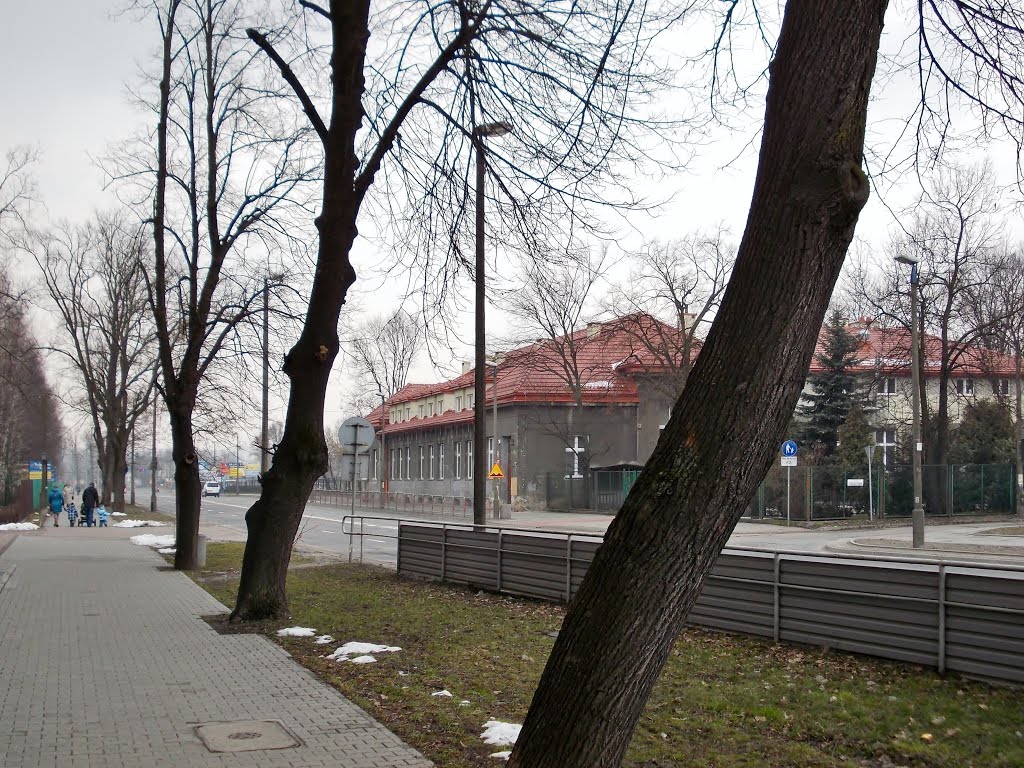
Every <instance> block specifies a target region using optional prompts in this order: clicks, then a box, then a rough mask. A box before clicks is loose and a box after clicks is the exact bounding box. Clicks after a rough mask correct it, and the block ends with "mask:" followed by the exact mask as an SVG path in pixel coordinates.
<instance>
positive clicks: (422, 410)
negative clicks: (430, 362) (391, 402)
mask: <svg viewBox="0 0 1024 768" xmlns="http://www.w3.org/2000/svg"><path fill="white" fill-rule="evenodd" d="M463 404H465V407H463ZM444 410H445V408H444V398H443V397H438V398H436V399H434V400H430V401H429V402H427V403H420V404H419V405H418V406H417V409H416V415H417V416H418V417H419V418H421V419H423V418H428V417H430V416H435V415H436V416H440V415H441V414H442V413H444ZM454 410H456V411H462V410H467V411H471V410H473V395H466V397H465V398H463V397H462V395H456V396H455V409H454ZM411 418H412V406H406V407H404V408H402V407H399V408H392V409H391V422H392V423H393V424H397V423H398V422H400V421H408V420H409V419H411Z"/></svg>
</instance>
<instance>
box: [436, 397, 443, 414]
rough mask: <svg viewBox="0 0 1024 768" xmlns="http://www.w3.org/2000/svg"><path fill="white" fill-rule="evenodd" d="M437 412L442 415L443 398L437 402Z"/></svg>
mask: <svg viewBox="0 0 1024 768" xmlns="http://www.w3.org/2000/svg"><path fill="white" fill-rule="evenodd" d="M437 412H438V413H444V398H441V399H440V400H438V401H437Z"/></svg>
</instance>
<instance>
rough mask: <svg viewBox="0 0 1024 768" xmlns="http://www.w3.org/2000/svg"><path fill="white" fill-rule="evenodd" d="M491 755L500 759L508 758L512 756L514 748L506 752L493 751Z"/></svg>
mask: <svg viewBox="0 0 1024 768" xmlns="http://www.w3.org/2000/svg"><path fill="white" fill-rule="evenodd" d="M491 757H496V758H498V759H499V760H508V759H509V758H510V757H512V750H511V749H509V750H506V751H505V752H492V753H491Z"/></svg>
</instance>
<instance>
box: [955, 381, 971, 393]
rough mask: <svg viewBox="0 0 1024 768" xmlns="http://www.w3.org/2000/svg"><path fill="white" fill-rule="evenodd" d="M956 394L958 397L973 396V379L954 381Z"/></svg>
mask: <svg viewBox="0 0 1024 768" xmlns="http://www.w3.org/2000/svg"><path fill="white" fill-rule="evenodd" d="M956 393H957V394H958V395H973V394H974V379H957V380H956Z"/></svg>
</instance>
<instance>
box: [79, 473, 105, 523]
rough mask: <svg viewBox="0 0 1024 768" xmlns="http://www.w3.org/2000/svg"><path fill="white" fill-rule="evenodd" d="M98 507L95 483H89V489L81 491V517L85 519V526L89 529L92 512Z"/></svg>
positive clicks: (98, 498) (98, 501)
mask: <svg viewBox="0 0 1024 768" xmlns="http://www.w3.org/2000/svg"><path fill="white" fill-rule="evenodd" d="M99 505H100V494H99V491H97V490H96V483H95V482H92V483H89V487H88V488H86V489H85V490H84V491H82V515H83V516H84V517H85V524H86V525H87V526H89V527H90V528H92V519H93V518H92V516H93V512H94V511H95V510H96V507H98V506H99ZM79 525H81V523H79Z"/></svg>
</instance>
